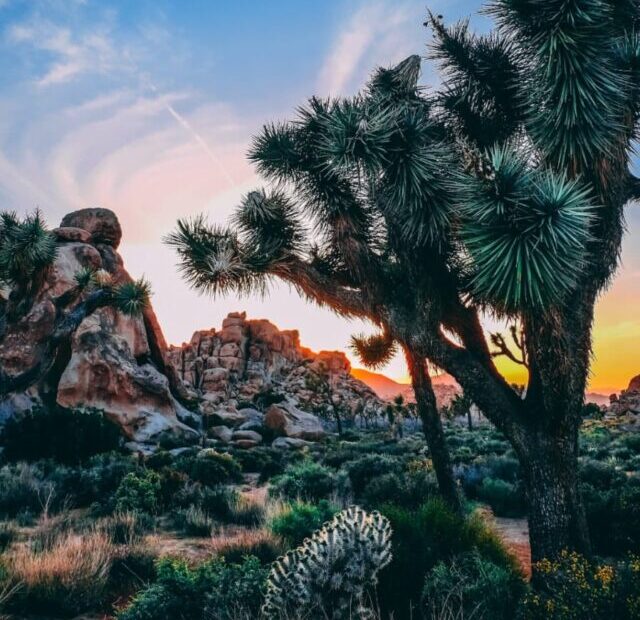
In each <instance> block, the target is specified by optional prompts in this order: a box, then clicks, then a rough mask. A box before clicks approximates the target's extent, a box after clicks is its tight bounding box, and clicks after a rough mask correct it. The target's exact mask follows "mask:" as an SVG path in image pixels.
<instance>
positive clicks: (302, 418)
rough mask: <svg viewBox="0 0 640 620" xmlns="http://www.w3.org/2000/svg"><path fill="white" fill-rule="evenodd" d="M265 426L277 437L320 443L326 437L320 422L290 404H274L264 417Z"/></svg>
mask: <svg viewBox="0 0 640 620" xmlns="http://www.w3.org/2000/svg"><path fill="white" fill-rule="evenodd" d="M264 425H265V427H266V428H268V429H270V430H271V431H273V432H274V433H275V434H276V435H280V436H284V437H293V438H295V439H305V440H308V441H318V440H320V439H323V438H324V437H325V436H326V431H325V430H324V428H323V427H322V423H321V422H320V420H319V419H318V418H317V417H316V416H314V415H313V414H311V413H307V412H306V411H301V410H300V409H298V408H297V407H296V406H295V405H293V404H292V403H289V402H282V403H277V404H273V405H271V406H270V407H269V409H267V412H266V413H265V416H264Z"/></svg>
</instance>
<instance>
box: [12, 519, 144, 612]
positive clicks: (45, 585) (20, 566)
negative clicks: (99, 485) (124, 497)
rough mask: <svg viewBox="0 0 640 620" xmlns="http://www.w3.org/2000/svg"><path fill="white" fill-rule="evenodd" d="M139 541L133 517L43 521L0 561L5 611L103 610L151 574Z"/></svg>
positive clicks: (136, 525)
mask: <svg viewBox="0 0 640 620" xmlns="http://www.w3.org/2000/svg"><path fill="white" fill-rule="evenodd" d="M74 524H75V526H76V527H75V528H74ZM140 541H141V536H140V534H139V532H138V524H137V520H136V517H135V515H127V514H121V515H114V516H113V517H110V518H107V519H103V520H101V521H100V522H98V523H95V524H93V525H90V526H89V525H87V524H86V523H85V524H82V523H80V522H77V521H75V520H74V519H73V518H71V517H68V516H67V517H64V518H63V517H62V516H61V518H59V519H48V520H46V521H45V522H42V523H41V524H40V525H39V526H38V528H37V530H36V532H35V535H34V536H33V538H31V540H29V541H28V542H24V543H21V544H16V545H13V546H12V548H11V549H10V551H9V553H7V554H6V555H5V557H4V564H5V573H6V578H5V580H4V583H5V584H10V586H11V588H12V591H11V592H10V594H11V597H9V596H8V595H7V596H5V598H6V601H5V607H7V608H8V609H9V610H11V611H15V612H19V613H20V614H24V615H30V614H47V616H50V615H59V616H68V615H76V614H78V613H82V612H84V611H88V610H98V609H102V608H104V607H105V604H106V603H107V601H108V600H109V599H110V598H112V597H114V596H117V595H119V594H120V593H121V591H125V592H127V591H129V590H130V589H131V588H132V586H133V585H136V584H137V585H136V587H139V585H140V583H141V582H142V581H144V580H145V579H146V578H147V577H149V574H150V572H151V571H152V570H153V559H154V558H153V557H151V555H150V554H149V552H148V551H147V550H146V549H144V548H143V547H142V545H141V544H140ZM134 582H135V584H134ZM1 585H2V584H0V586H1ZM7 587H8V586H7ZM1 593H2V588H1V587H0V594H1Z"/></svg>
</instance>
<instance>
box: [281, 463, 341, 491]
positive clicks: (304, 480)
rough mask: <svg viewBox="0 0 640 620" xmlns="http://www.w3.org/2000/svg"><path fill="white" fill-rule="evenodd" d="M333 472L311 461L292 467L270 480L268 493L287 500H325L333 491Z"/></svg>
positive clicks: (334, 483)
mask: <svg viewBox="0 0 640 620" xmlns="http://www.w3.org/2000/svg"><path fill="white" fill-rule="evenodd" d="M335 485H336V481H335V476H334V474H333V472H332V471H331V470H330V469H328V468H327V467H324V466H323V465H320V464H318V463H314V462H313V461H304V462H303V463H300V464H299V465H292V466H290V467H288V468H287V469H286V470H285V473H284V474H282V475H281V476H277V477H276V478H274V479H273V480H272V484H271V488H270V490H269V493H270V494H271V495H272V496H274V497H281V498H283V499H289V500H296V499H301V500H307V501H316V500H319V499H323V498H327V497H329V495H331V493H333V491H334V489H335Z"/></svg>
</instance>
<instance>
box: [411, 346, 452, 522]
mask: <svg viewBox="0 0 640 620" xmlns="http://www.w3.org/2000/svg"><path fill="white" fill-rule="evenodd" d="M404 352H405V357H406V360H407V365H408V367H409V374H410V375H411V383H412V385H413V392H414V394H415V397H416V407H417V410H418V415H419V416H420V420H421V422H422V430H423V432H424V436H425V439H426V442H427V445H428V446H429V452H430V453H431V459H432V460H433V469H434V470H435V472H436V478H437V480H438V487H439V489H440V494H441V495H442V497H443V499H444V500H445V501H446V502H447V503H448V504H449V505H450V506H451V507H452V508H453V509H454V510H455V511H456V512H461V511H462V506H461V504H460V496H459V494H458V487H457V485H456V481H455V479H454V477H453V470H452V467H451V458H450V457H449V449H448V448H447V443H446V440H445V436H444V430H443V428H442V420H441V418H440V414H439V413H438V407H437V404H436V395H435V394H434V392H433V385H432V383H431V377H430V376H429V371H428V369H427V364H426V361H425V359H424V357H421V356H420V355H419V354H416V353H415V352H413V351H411V350H410V349H409V348H408V347H404Z"/></svg>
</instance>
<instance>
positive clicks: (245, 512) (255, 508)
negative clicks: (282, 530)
mask: <svg viewBox="0 0 640 620" xmlns="http://www.w3.org/2000/svg"><path fill="white" fill-rule="evenodd" d="M264 514H265V510H264V506H263V505H262V504H261V503H260V502H259V501H258V500H256V499H254V498H252V497H250V496H248V495H240V494H239V493H235V494H234V497H233V500H232V502H231V513H230V515H229V523H234V524H236V525H244V526H246V527H255V526H257V525H260V524H261V523H262V522H263V520H264Z"/></svg>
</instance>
